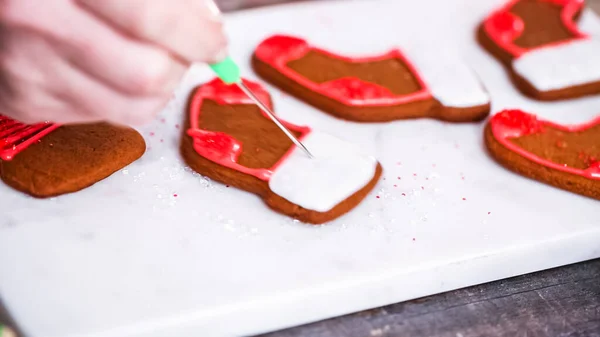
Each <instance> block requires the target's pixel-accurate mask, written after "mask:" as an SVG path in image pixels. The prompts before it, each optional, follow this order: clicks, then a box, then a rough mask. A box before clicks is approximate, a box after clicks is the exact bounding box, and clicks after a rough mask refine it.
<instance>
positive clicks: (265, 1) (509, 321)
mask: <svg viewBox="0 0 600 337" xmlns="http://www.w3.org/2000/svg"><path fill="white" fill-rule="evenodd" d="M294 1H297V0H220V1H219V0H217V2H218V3H219V6H220V7H221V9H222V10H223V11H234V10H239V9H243V8H250V7H258V6H266V5H273V4H278V3H284V2H294ZM315 1H316V0H315ZM588 5H589V6H591V7H592V8H594V9H595V10H597V11H598V12H599V13H600V0H588ZM598 245H600V242H599V243H598ZM365 336H413V337H421V336H422V337H425V336H448V337H467V336H507V337H508V336H511V337H512V336H516V337H520V336H523V337H525V336H571V337H576V336H582V337H583V336H586V337H600V259H599V260H593V261H588V262H584V263H579V264H575V265H570V266H565V267H561V268H556V269H552V270H547V271H543V272H539V273H534V274H529V275H523V276H519V277H515V278H511V279H507V280H502V281H497V282H492V283H488V284H484V285H480V286H475V287H470V288H466V289H461V290H456V291H452V292H448V293H444V294H439V295H434V296H429V297H426V298H422V299H418V300H414V301H409V302H404V303H399V304H394V305H390V306H386V307H383V308H379V309H374V310H369V311H364V312H360V313H356V314H352V315H347V316H343V317H338V318H334V319H329V320H325V321H322V322H318V323H313V324H309V325H305V326H300V327H296V328H292V329H288V330H283V331H278V332H274V333H270V334H266V335H263V336H261V337H365Z"/></svg>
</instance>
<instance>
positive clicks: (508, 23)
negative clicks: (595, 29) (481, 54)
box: [478, 0, 600, 100]
mask: <svg viewBox="0 0 600 337" xmlns="http://www.w3.org/2000/svg"><path fill="white" fill-rule="evenodd" d="M583 5H584V1H583V0H512V1H510V2H509V3H508V4H507V5H506V6H504V7H502V8H500V9H499V10H497V11H495V12H493V13H492V14H491V15H490V16H489V17H487V18H486V19H485V21H484V22H483V24H482V25H481V27H480V29H479V34H478V37H479V41H480V43H481V44H482V45H483V46H484V47H485V48H486V49H487V50H488V51H489V52H490V53H491V54H492V55H494V56H495V57H496V58H498V59H499V60H500V61H502V63H503V64H504V65H505V66H506V67H507V68H508V70H509V72H510V74H511V77H512V79H513V82H514V83H515V84H516V86H517V87H518V88H519V89H520V90H521V91H522V92H523V93H525V94H526V95H528V96H531V97H533V98H536V99H540V100H557V99H564V98H572V97H578V96H583V95H589V94H597V93H600V57H599V56H598V55H600V41H599V40H598V39H594V38H592V37H589V36H587V35H586V34H584V33H582V32H581V31H579V29H578V28H577V25H576V24H575V20H576V19H577V18H578V16H579V14H580V12H581V10H582V8H583Z"/></svg>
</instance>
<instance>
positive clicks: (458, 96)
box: [407, 50, 490, 108]
mask: <svg viewBox="0 0 600 337" xmlns="http://www.w3.org/2000/svg"><path fill="white" fill-rule="evenodd" d="M440 53H442V54H444V53H443V52H442V51H440V52H439V53H431V52H430V51H426V50H422V51H418V52H411V53H409V55H407V56H408V57H409V61H410V62H412V64H413V65H414V66H415V68H416V71H417V73H418V74H419V75H420V76H421V78H422V79H423V81H424V82H425V84H426V85H427V86H428V87H429V91H430V92H431V95H432V96H433V97H435V99H437V100H438V101H439V102H440V103H441V104H442V105H443V106H445V107H453V108H469V107H474V106H480V105H486V104H488V103H489V102H490V97H489V95H488V94H487V92H486V91H485V90H484V88H483V85H482V84H481V83H480V82H479V79H478V78H477V77H476V76H475V73H474V72H473V71H472V70H471V68H469V67H468V66H467V65H466V64H465V63H464V62H463V61H462V60H461V59H459V58H458V57H451V56H450V55H444V56H442V57H440Z"/></svg>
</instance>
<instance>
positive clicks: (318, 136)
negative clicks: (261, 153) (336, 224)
mask: <svg viewBox="0 0 600 337" xmlns="http://www.w3.org/2000/svg"><path fill="white" fill-rule="evenodd" d="M302 143H303V144H304V145H305V146H306V147H307V148H308V149H309V151H310V152H311V153H312V154H313V155H314V156H315V158H313V159H310V158H308V157H307V156H306V154H305V153H304V152H303V151H301V150H300V149H298V148H295V149H294V150H292V153H291V154H290V155H289V156H288V158H286V160H285V161H284V162H283V163H282V164H281V165H280V166H279V167H278V168H277V169H276V170H275V172H273V175H272V176H271V179H270V180H269V188H270V189H271V191H273V192H274V193H275V194H277V195H279V196H281V197H282V198H284V199H286V200H288V201H289V202H291V203H293V204H296V205H298V206H301V207H303V208H306V209H309V210H312V211H317V212H327V211H330V210H331V209H332V208H334V207H335V206H336V205H338V204H339V203H341V202H342V201H344V200H346V199H347V198H349V197H350V196H352V195H353V194H354V193H356V192H358V191H359V190H360V189H362V188H363V187H364V186H366V185H367V184H368V183H369V182H370V181H371V180H372V179H373V177H374V176H375V171H376V169H377V160H376V159H375V158H373V157H371V156H369V155H365V154H362V153H360V151H359V150H358V149H357V148H356V147H355V146H353V145H352V144H350V143H347V142H345V141H342V140H340V139H338V138H335V137H333V136H331V135H328V134H325V133H321V132H311V133H309V134H308V135H307V136H305V137H304V139H303V140H302Z"/></svg>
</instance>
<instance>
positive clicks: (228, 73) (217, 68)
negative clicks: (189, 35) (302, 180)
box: [210, 57, 313, 158]
mask: <svg viewBox="0 0 600 337" xmlns="http://www.w3.org/2000/svg"><path fill="white" fill-rule="evenodd" d="M210 67H211V68H212V70H213V71H214V72H215V73H216V74H217V76H219V78H220V79H221V81H223V82H225V84H228V85H232V84H235V85H237V86H238V87H239V88H240V89H241V90H242V91H243V92H244V93H245V94H246V95H247V96H248V97H250V99H251V100H252V101H254V103H256V105H258V107H259V108H260V109H261V110H262V111H264V112H265V113H266V114H267V116H269V118H271V120H272V121H273V122H274V123H275V124H276V125H277V126H278V127H279V128H280V129H281V131H283V133H285V135H286V136H288V138H289V139H290V140H291V141H292V142H294V144H296V146H297V147H299V148H301V149H302V150H303V151H304V152H305V153H306V155H307V156H308V157H309V158H313V155H312V154H311V153H310V151H308V149H307V148H306V147H305V146H304V144H302V143H301V142H300V141H299V140H298V139H297V138H296V137H295V136H294V135H293V134H292V133H291V132H290V130H288V128H286V127H285V125H283V124H282V123H281V122H280V121H279V119H278V118H277V117H276V116H275V114H274V113H273V112H272V111H271V110H270V109H269V108H268V107H267V106H266V105H265V104H264V103H263V102H261V101H260V99H258V97H256V95H254V93H253V92H252V90H250V89H249V88H248V87H247V86H246V85H245V84H244V82H243V81H242V77H241V76H240V68H239V67H238V65H237V64H236V63H235V62H234V61H233V60H232V59H231V57H227V58H226V59H224V60H223V61H221V62H219V63H214V64H211V65H210Z"/></svg>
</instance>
